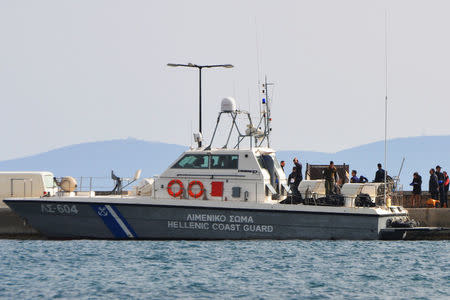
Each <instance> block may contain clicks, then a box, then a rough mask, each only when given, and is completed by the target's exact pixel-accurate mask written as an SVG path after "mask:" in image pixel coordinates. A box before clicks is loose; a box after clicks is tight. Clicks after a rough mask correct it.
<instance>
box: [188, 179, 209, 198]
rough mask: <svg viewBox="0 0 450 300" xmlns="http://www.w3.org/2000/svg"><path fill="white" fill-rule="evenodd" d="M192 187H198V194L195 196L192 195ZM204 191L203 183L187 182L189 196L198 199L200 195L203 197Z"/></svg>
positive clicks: (196, 181)
mask: <svg viewBox="0 0 450 300" xmlns="http://www.w3.org/2000/svg"><path fill="white" fill-rule="evenodd" d="M194 185H198V186H200V192H198V193H197V194H194V193H193V192H192V186H194ZM204 191H205V188H204V186H203V183H202V182H201V181H198V180H193V181H191V182H189V188H188V192H189V196H191V197H194V198H198V197H200V196H201V195H203V192H204Z"/></svg>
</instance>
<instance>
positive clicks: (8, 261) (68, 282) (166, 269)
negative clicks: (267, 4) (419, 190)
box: [0, 240, 450, 299]
mask: <svg viewBox="0 0 450 300" xmlns="http://www.w3.org/2000/svg"><path fill="white" fill-rule="evenodd" d="M0 249H1V255H0V258H1V259H0V280H1V284H0V298H9V299H36V298H78V299H79V298H82V299H83V298H84V299H87V298H89V299H96V298H121V299H123V298H147V299H172V298H179V299H180V298H181V299H191V298H195V299H211V298H215V299H231V298H243V299H323V298H333V299H335V298H360V299H386V298H392V299H412V298H414V299H449V298H450V285H449V284H450V242H449V241H432V242H428V241H427V242H425V241H424V242H404V241H403V242H382V241H370V242H367V241H214V242H205V241H142V242H139V241H138V242H136V241H134V242H133V241H131V242H128V241H84V240H81V241H40V240H37V241H20V240H0Z"/></svg>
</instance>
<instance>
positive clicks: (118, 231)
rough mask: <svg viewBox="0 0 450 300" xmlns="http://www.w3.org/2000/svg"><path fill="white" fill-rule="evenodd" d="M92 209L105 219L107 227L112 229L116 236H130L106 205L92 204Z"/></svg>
mask: <svg viewBox="0 0 450 300" xmlns="http://www.w3.org/2000/svg"><path fill="white" fill-rule="evenodd" d="M91 207H92V209H93V210H94V211H95V212H96V213H97V215H98V216H99V217H100V218H101V219H102V220H103V223H105V225H106V227H108V229H109V230H110V231H111V233H112V234H113V235H114V237H115V238H118V239H125V238H128V236H127V234H126V232H125V231H124V230H123V229H122V228H121V227H120V225H119V223H117V221H116V219H115V218H114V217H113V215H111V213H110V212H109V211H108V209H107V208H106V206H105V205H98V204H91Z"/></svg>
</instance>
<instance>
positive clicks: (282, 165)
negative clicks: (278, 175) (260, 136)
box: [280, 160, 286, 172]
mask: <svg viewBox="0 0 450 300" xmlns="http://www.w3.org/2000/svg"><path fill="white" fill-rule="evenodd" d="M280 166H281V168H282V169H283V172H284V166H286V162H285V161H284V160H282V161H281V162H280Z"/></svg>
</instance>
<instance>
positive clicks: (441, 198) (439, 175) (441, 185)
mask: <svg viewBox="0 0 450 300" xmlns="http://www.w3.org/2000/svg"><path fill="white" fill-rule="evenodd" d="M436 176H437V179H438V183H439V198H438V200H439V201H440V202H441V207H442V205H443V202H444V174H442V172H441V166H436Z"/></svg>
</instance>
